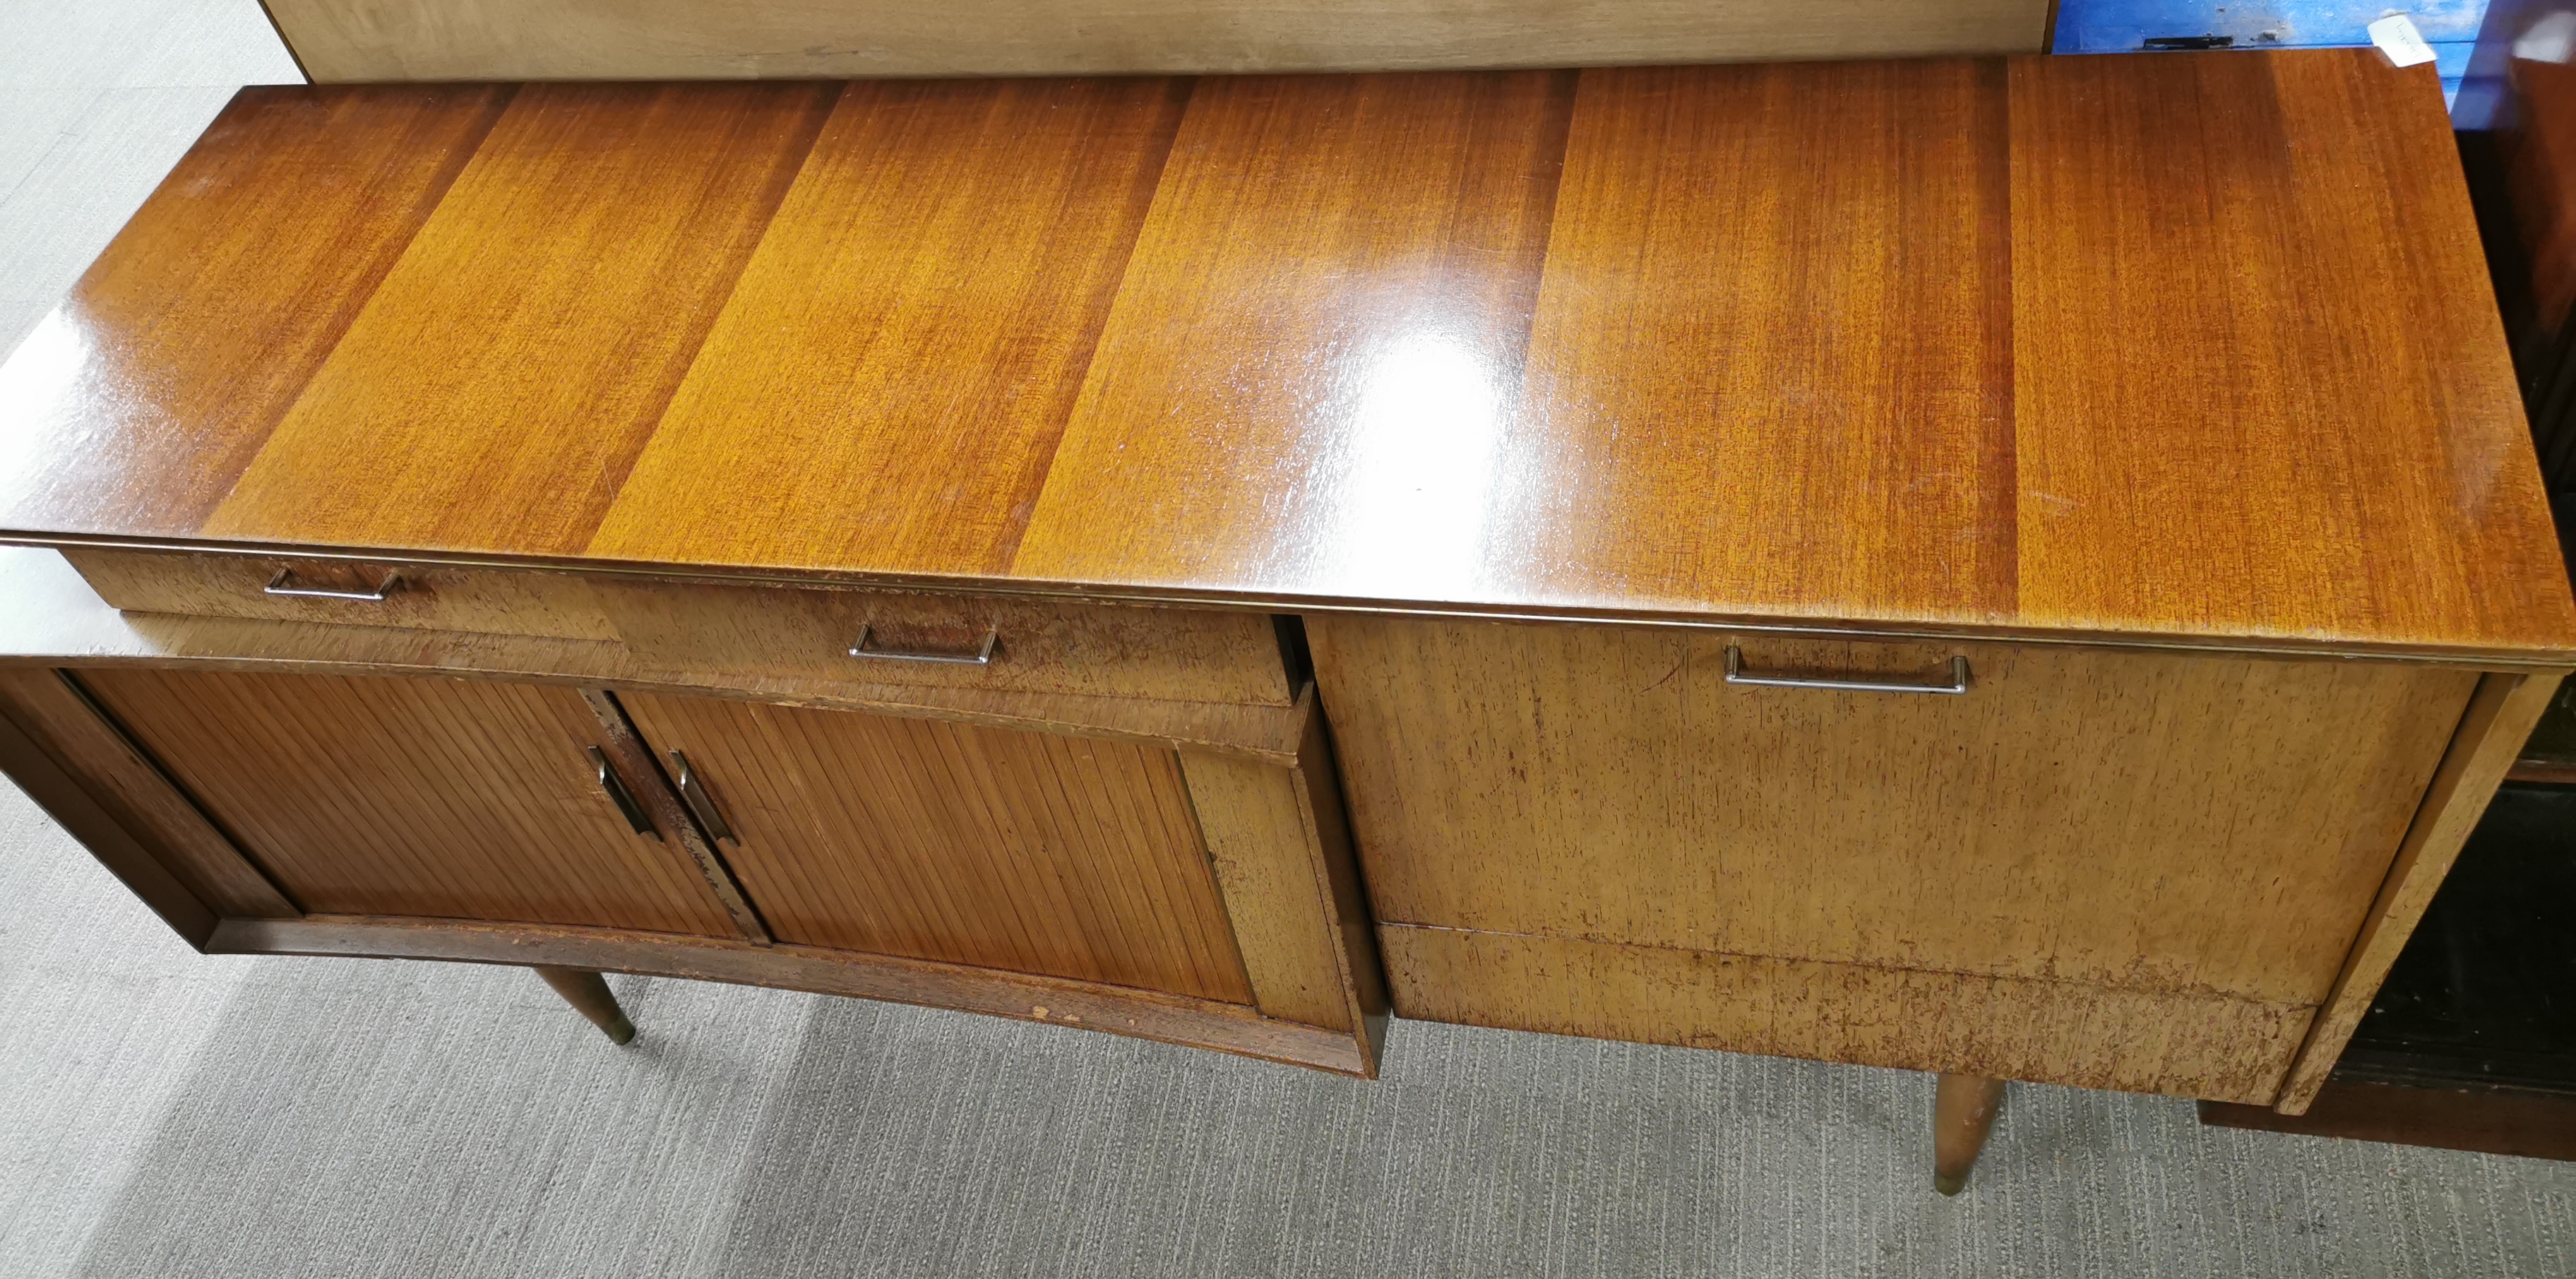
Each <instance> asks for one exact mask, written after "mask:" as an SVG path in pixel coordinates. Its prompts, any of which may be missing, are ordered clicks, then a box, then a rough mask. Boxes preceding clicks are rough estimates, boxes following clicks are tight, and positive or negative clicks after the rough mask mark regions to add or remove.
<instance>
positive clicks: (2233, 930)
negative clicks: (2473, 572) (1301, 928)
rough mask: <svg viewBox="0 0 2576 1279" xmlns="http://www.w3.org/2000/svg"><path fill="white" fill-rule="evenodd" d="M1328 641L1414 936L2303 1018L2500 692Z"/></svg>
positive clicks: (2309, 663) (1352, 758)
mask: <svg viewBox="0 0 2576 1279" xmlns="http://www.w3.org/2000/svg"><path fill="white" fill-rule="evenodd" d="M1308 631H1309V635H1310V637H1311V638H1312V641H1313V644H1314V648H1315V659H1316V671H1317V674H1318V678H1319V680H1320V683H1321V688H1322V692H1323V697H1324V705H1325V709H1326V711H1327V713H1329V714H1330V716H1331V717H1332V722H1333V728H1334V736H1335V743H1336V746H1337V748H1338V749H1339V752H1340V755H1341V760H1342V767H1343V777H1344V782H1345V786H1346V788H1347V789H1348V792H1349V795H1350V801H1351V810H1352V815H1353V822H1352V825H1353V829H1354V832H1355V833H1356V836H1357V838H1358V840H1359V846H1360V849H1361V852H1362V860H1363V864H1364V867H1365V870H1366V872H1367V877H1368V884H1369V891H1370V894H1371V898H1372V901H1373V904H1374V905H1375V908H1376V916H1377V918H1378V919H1379V920H1380V921H1381V922H1382V923H1389V924H1399V923H1401V924H1422V925H1430V926H1437V927H1447V928H1472V929H1480V930H1484V931H1488V932H1495V933H1512V934H1538V935H1544V936H1550V937H1563V938H1579V939H1583V940H1588V941H1598V942H1609V943H1621V944H1637V945H1647V946H1662V947H1674V948H1681V949H1687V950H1694V951H1706V952H1715V953H1721V954H1731V955H1758V956H1768V957H1775V958H1780V959H1794V960H1807V961H1822V962H1830V963H1838V964H1857V965H1865V966H1870V967H1874V968H1884V969H1890V970H1907V971H1935V972H1954V973H1974V974H1983V975H1992V976H1999V977H2017V978H2027V979H2032V980H2043V981H2064V982H2085V983H2093V984H2099V985H2102V986H2107V987H2119V988H2124V989H2130V990H2139V991H2161V992H2174V993H2186V992H2189V993H2202V992H2214V993H2220V994H2226V995H2230V996H2235V997H2240V998H2245V999H2252V1000H2258V1001H2263V1002H2266V1003H2278V1004H2293V1005H2315V1004H2318V1003H2321V1002H2323V1001H2324V1000H2325V998H2326V995H2327V992H2328V990H2329V989H2330V988H2331V986H2332V985H2333V983H2334V980H2335V974H2336V972H2337V971H2338V969H2339V968H2340V967H2341V966H2342V964H2343V962H2344V956H2345V953H2346V952H2347V950H2349V949H2350V948H2351V946H2352V943H2353V938H2354V936H2355V934H2356V933H2357V932H2359V931H2360V928H2361V925H2362V918H2363V913H2364V911H2365V909H2366V908H2367V907H2368V906H2369V904H2370V901H2371V898H2372V895H2373V894H2374V893H2376V892H2378V891H2379V887H2380V883H2381V881H2382V880H2383V879H2384V878H2385V877H2386V876H2387V874H2388V870H2389V865H2390V859H2391V857H2392V855H2393V854H2394V853H2395V851H2396V849H2397V847H2398V842H2399V838H2400V836H2401V834H2402V833H2403V832H2404V831H2405V830H2406V827H2407V823H2408V821H2409V820H2410V819H2411V818H2412V817H2413V816H2414V814H2415V812H2416V807H2417V798H2418V797H2419V796H2421V795H2423V794H2424V793H2425V789H2426V786H2427V784H2428V783H2429V782H2430V781H2431V780H2432V778H2433V776H2434V771H2435V767H2436V765H2437V763H2438V762H2439V761H2440V760H2441V758H2442V755H2443V748H2444V745H2445V743H2446V742H2447V741H2449V740H2450V737H2451V732H2452V727H2453V725H2455V724H2456V723H2458V721H2459V719H2460V715H2461V711H2462V708H2463V707H2464V706H2465V705H2466V704H2467V702H2468V699H2469V696H2470V692H2471V689H2472V688H2473V687H2474V686H2475V685H2476V684H2477V682H2478V677H2477V676H2476V675H2475V674H2473V673H2470V672H2464V671H2451V670H2437V669H2425V668H2415V667H2407V666H2401V665H2394V664H2360V663H2345V662H2329V661H2318V660H2269V659H2252V658H2235V657H2216V656H2179V655H2148V654H2137V653H2131V654H2111V653H2104V652H2100V651H2098V650H2084V649H2072V648H2061V647H2052V646H2036V645H2034V646H2027V647H2008V646H2002V645H1985V644H1940V645H1934V644H1929V643H1921V642H1915V643H1906V644H1851V643H1842V642H1833V641H1816V640H1789V639H1783V638H1778V637H1767V636H1701V635H1697V634H1693V633H1690V632H1680V631H1669V630H1667V631H1649V630H1639V629H1628V628H1612V627H1599V626H1576V625H1563V624H1552V625H1521V624H1509V623H1497V622H1437V621H1428V620H1423V619H1415V618H1331V619H1314V620H1313V621H1311V622H1310V623H1309V628H1308ZM1730 644H1733V645H1739V646H1740V647H1741V651H1742V653H1743V655H1744V662H1745V664H1746V666H1747V667H1749V668H1751V669H1755V670H1758V671H1762V672H1767V673H1772V674H1781V673H1804V674H1808V675H1812V676H1816V677H1822V678H1837V679H1852V678H1877V679H1888V678H1917V677H1920V676H1921V675H1922V674H1923V673H1925V672H1927V671H1928V672H1945V671H1946V670H1947V668H1948V667H1949V664H1950V661H1951V659H1952V658H1953V657H1954V656H1965V657H1967V658H1968V659H1969V666H1970V685H1969V688H1968V690H1967V692H1966V693H1965V694H1963V695H1959V696H1947V695H1926V694H1908V693H1887V692H1838V691H1833V690H1827V689H1813V688H1769V687H1749V686H1743V685H1734V684H1729V683H1727V682H1725V680H1724V672H1725V653H1726V649H1727V647H1728V646H1729V645H1730ZM2506 678H2510V677H2506ZM1987 1073H2002V1074H2006V1075H2010V1074H2011V1072H2009V1071H2004V1072H1987ZM2018 1077H2027V1076H2018Z"/></svg>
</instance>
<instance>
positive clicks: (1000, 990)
mask: <svg viewBox="0 0 2576 1279" xmlns="http://www.w3.org/2000/svg"><path fill="white" fill-rule="evenodd" d="M206 953H207V954H210V955H339V956H353V957H358V958H366V959H444V960H455V961H459V962H464V963H478V964H518V965H526V966H529V967H536V966H539V965H551V966H557V967H568V968H587V969H591V970H593V971H598V972H619V973H641V974H648V975H651V976H656V977H685V978H689V979H692V980H696V981H719V982H732V983H736V984H738V985H745V986H774V987H778V988H780V989H782V990H806V991H812V992H814V993H816V994H823V995H850V996H855V997H857V998H860V999H876V1000H883V1001H885V1002H887V1003H894V1004H917V1005H921V1006H924V1007H930V1008H954V1009H958V1010H960V1011H964V1012H976V1013H989V1014H991V1015H993V1016H996V1017H1013V1018H1017V1019H1019V1020H1022V1021H1042V1022H1046V1023H1047V1024H1049V1025H1055V1026H1072V1027H1078V1028H1081V1029H1084V1030H1105V1031H1109V1032H1110V1033H1112V1034H1119V1035H1132V1036H1135V1037H1136V1038H1139V1039H1154V1040H1160V1041H1162V1042H1164V1043H1174V1044H1187V1045H1191V1046H1193V1047H1200V1048H1214V1049H1218V1050H1220V1051H1223V1052H1230V1053H1236V1054H1239V1055H1241V1056H1245V1057H1259V1058H1262V1059H1264V1060H1267V1061H1279V1062H1288V1063H1292V1064H1295V1065H1300V1066H1312V1067H1314V1068H1316V1069H1318V1070H1329V1071H1333V1072H1335V1073H1338V1074H1345V1075H1357V1076H1360V1077H1362V1078H1374V1077H1375V1076H1376V1074H1377V1070H1376V1064H1375V1062H1374V1061H1373V1060H1372V1059H1371V1058H1369V1057H1367V1056H1364V1055H1363V1054H1362V1053H1361V1052H1360V1050H1359V1049H1358V1047H1357V1046H1356V1045H1355V1044H1354V1043H1353V1041H1352V1038H1351V1036H1350V1035H1349V1034H1347V1033H1344V1032H1337V1031H1328V1030H1322V1029H1318V1028H1316V1027H1313V1026H1304V1025H1299V1024H1298V1023H1296V1022H1290V1021H1281V1020H1279V1019H1277V1018H1273V1017H1264V1016H1262V1015H1261V1014H1260V1013H1259V1012H1258V1011H1256V1010H1254V1009H1252V1008H1249V1007H1247V1006H1245V1005H1242V1004H1227V1003H1219V1002H1217V1001H1215V1000H1206V999H1187V998H1183V997H1181V996H1177V995H1165V994H1160V993H1157V992H1154V991H1144V990H1128V989H1122V988H1119V987H1115V986H1102V985H1095V984H1092V983H1089V982H1074V981H1062V980H1055V979H1050V978H1044V977H1030V976H1026V975H1022V974H1017V973H1002V972H995V971H992V970H990V969H980V968H968V967H964V966H962V965H957V964H934V963H925V962H922V961H919V960H907V959H895V958H890V957H886V956H881V955H854V954H850V953H848V952H846V951H829V950H821V949H817V948H814V947H807V946H760V945H755V944H752V943H749V942H735V941H726V940H723V939H719V938H700V937H674V936H671V935H668V934H661V933H635V932H622V931H619V930H616V929H606V928H533V927H502V926H496V925H490V924H479V923H459V922H453V921H448V920H434V919H383V918H371V917H363V916H338V915H314V916H308V917H306V918H304V919H227V920H224V921H222V922H221V923H219V924H217V925H215V929H214V933H213V935H212V936H211V937H209V938H208V939H207V942H206Z"/></svg>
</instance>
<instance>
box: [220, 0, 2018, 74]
mask: <svg viewBox="0 0 2576 1279" xmlns="http://www.w3.org/2000/svg"><path fill="white" fill-rule="evenodd" d="M2048 4H2049V11H2050V12H2051V13H2054V12H2056V9H2057V0H2048ZM259 16H261V17H263V18H266V19H268V29H269V30H271V31H274V32H276V33H277V43H278V45H279V47H281V48H283V49H285V50H286V57H287V60H288V61H290V62H293V63H294V64H295V74H297V75H300V76H302V77H304V83H306V84H312V83H314V79H313V68H311V67H308V66H306V65H304V55H303V54H302V53H299V52H297V51H296V48H295V42H294V41H293V40H290V39H288V38H287V37H286V27H285V26H284V25H283V24H281V23H280V22H278V20H277V14H276V13H275V12H274V11H272V10H271V9H270V8H269V7H268V0H259Z"/></svg>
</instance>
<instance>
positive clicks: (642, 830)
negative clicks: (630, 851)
mask: <svg viewBox="0 0 2576 1279" xmlns="http://www.w3.org/2000/svg"><path fill="white" fill-rule="evenodd" d="M582 749H584V750H586V751H589V752H590V764H591V767H593V768H596V769H598V770H599V788H600V789H601V790H604V791H607V792H608V798H609V800H610V802H612V803H614V804H616V805H617V811H618V812H621V813H624V814H625V815H626V824H627V825H629V826H632V827H634V828H635V833H636V834H638V835H650V836H652V837H653V838H655V839H660V838H662V832H660V831H658V830H655V829H653V819H652V818H650V817H647V816H645V814H644V806H643V805H642V804H638V803H636V802H635V796H634V795H633V794H632V793H631V792H629V791H628V790H627V789H626V780H625V779H624V778H621V777H619V776H618V775H617V770H616V769H613V768H610V767H609V766H608V756H607V755H606V754H604V753H602V752H601V751H600V749H599V748H598V747H596V746H585V747H583V748H582Z"/></svg>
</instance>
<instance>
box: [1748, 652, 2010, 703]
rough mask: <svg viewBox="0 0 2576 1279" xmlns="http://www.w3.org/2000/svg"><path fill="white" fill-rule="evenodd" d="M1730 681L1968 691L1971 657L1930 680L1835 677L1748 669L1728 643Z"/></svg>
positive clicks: (1876, 690)
mask: <svg viewBox="0 0 2576 1279" xmlns="http://www.w3.org/2000/svg"><path fill="white" fill-rule="evenodd" d="M1726 682H1727V683H1729V684H1759V685H1761V686H1763V687H1765V688H1830V689H1835V690H1838V691H1841V692H1845V693H1964V692H1967V691H1968V659H1967V658H1965V657H1953V658H1951V659H1950V678H1949V680H1948V682H1946V683H1945V682H1943V681H1942V680H1941V677H1940V676H1937V675H1935V676H1933V677H1932V678H1931V679H1928V680H1910V681H1906V680H1886V679H1835V678H1832V677H1830V676H1821V675H1756V674H1754V673H1753V672H1751V671H1748V670H1746V669H1744V650H1743V649H1740V648H1737V647H1736V646H1734V645H1732V644H1729V645H1727V646H1726Z"/></svg>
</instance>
